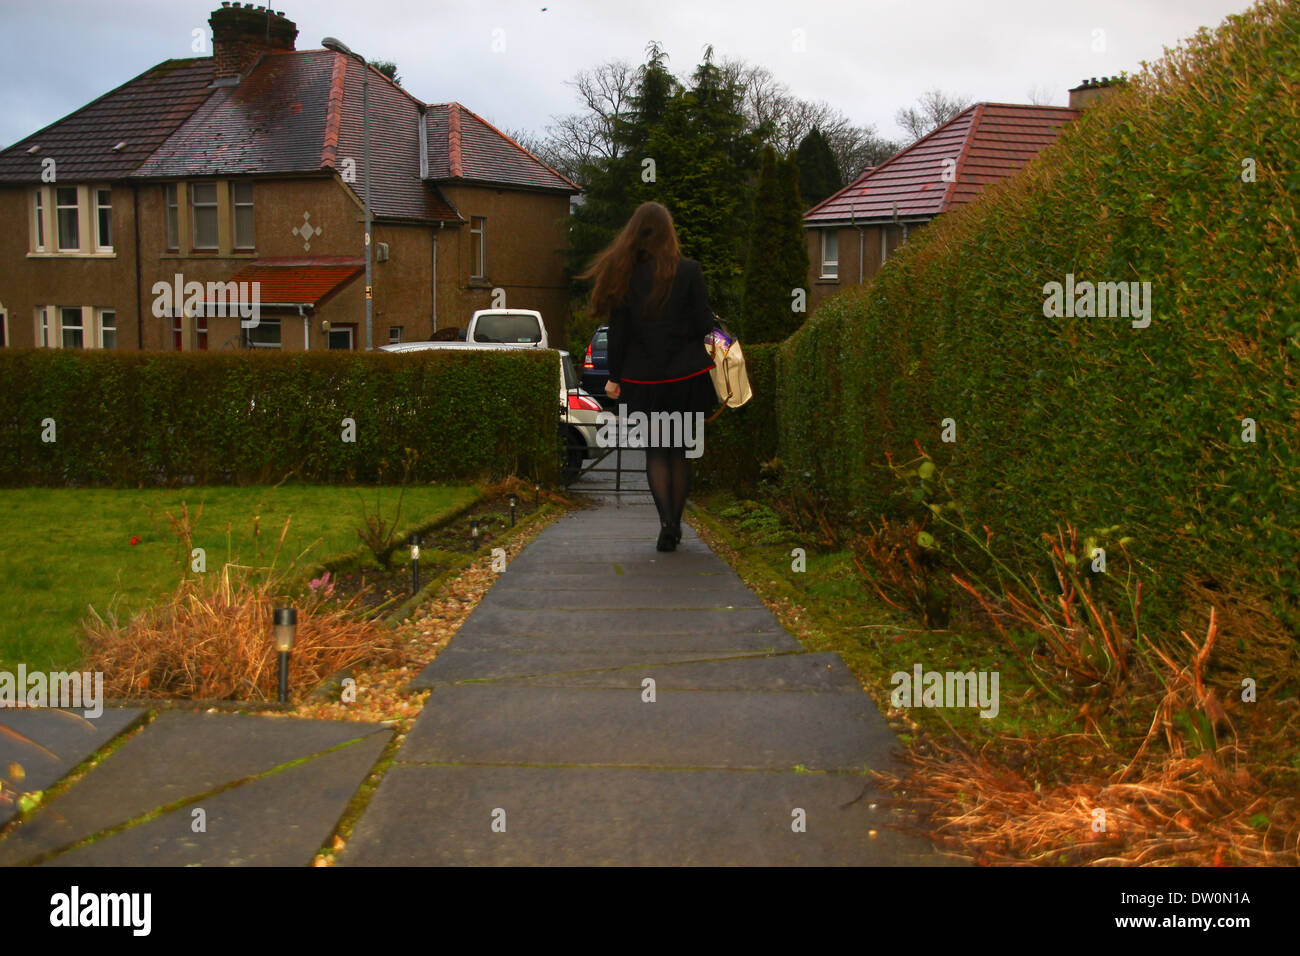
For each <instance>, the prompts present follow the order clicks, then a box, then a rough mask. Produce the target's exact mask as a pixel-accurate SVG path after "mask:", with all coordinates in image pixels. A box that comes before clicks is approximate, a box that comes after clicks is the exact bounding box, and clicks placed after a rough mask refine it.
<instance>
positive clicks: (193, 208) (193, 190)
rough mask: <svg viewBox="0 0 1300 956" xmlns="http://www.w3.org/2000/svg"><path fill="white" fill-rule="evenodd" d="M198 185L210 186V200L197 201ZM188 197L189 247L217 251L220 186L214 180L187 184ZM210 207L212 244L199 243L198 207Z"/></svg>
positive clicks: (197, 250) (218, 242)
mask: <svg viewBox="0 0 1300 956" xmlns="http://www.w3.org/2000/svg"><path fill="white" fill-rule="evenodd" d="M200 186H211V187H212V202H210V203H209V202H207V201H204V202H203V203H202V204H200V203H199V202H198V189H199V187H200ZM188 192H189V197H190V249H191V250H192V251H194V252H219V251H220V249H221V187H220V185H219V184H218V183H216V182H200V183H190V184H189V189H188ZM208 208H211V209H212V228H213V230H214V231H215V235H214V236H213V240H212V245H210V246H207V245H200V244H199V218H198V213H199V209H208Z"/></svg>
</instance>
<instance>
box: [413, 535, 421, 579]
mask: <svg viewBox="0 0 1300 956" xmlns="http://www.w3.org/2000/svg"><path fill="white" fill-rule="evenodd" d="M419 590H420V536H419V535H418V534H413V535H411V593H412V594H416V593H418V592H419Z"/></svg>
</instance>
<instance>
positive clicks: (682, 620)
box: [452, 599, 780, 642]
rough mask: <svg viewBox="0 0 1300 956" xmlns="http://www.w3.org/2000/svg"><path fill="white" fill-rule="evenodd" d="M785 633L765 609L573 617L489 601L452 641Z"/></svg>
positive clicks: (591, 612)
mask: <svg viewBox="0 0 1300 956" xmlns="http://www.w3.org/2000/svg"><path fill="white" fill-rule="evenodd" d="M779 628H780V624H779V623H778V622H777V620H776V618H775V617H773V616H772V612H771V611H769V610H768V609H767V608H766V607H761V606H760V607H738V608H731V609H728V608H715V607H700V608H685V609H680V608H661V609H657V610H655V611H654V612H653V613H649V612H647V611H646V610H644V609H642V608H591V609H587V610H584V611H582V612H581V613H576V614H575V613H574V612H573V611H568V610H556V609H553V608H533V609H529V610H519V609H512V608H504V607H500V606H498V605H497V604H496V602H494V601H491V600H486V599H485V600H484V601H483V602H481V603H480V604H479V606H478V607H477V608H475V609H474V611H473V613H471V614H470V616H469V618H468V619H466V621H465V624H464V625H463V626H462V627H461V629H460V631H459V632H457V634H456V636H455V637H454V638H452V640H453V642H454V641H457V640H459V639H460V638H461V636H462V635H463V634H464V633H466V632H467V629H468V633H470V634H475V633H487V634H513V635H523V634H564V635H569V636H578V635H582V634H599V635H602V636H613V635H618V634H656V635H659V634H753V633H758V632H762V631H772V630H777V629H779Z"/></svg>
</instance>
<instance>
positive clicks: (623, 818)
mask: <svg viewBox="0 0 1300 956" xmlns="http://www.w3.org/2000/svg"><path fill="white" fill-rule="evenodd" d="M873 803H874V804H876V807H875V809H872V804H873ZM796 809H802V810H803V811H804V813H805V820H806V830H805V832H803V833H796V832H794V830H793V829H792V825H793V823H794V820H795V816H794V811H795V810H796ZM496 810H503V811H505V827H506V829H505V832H504V833H500V832H493V830H492V821H493V819H494V811H496ZM495 816H496V819H498V820H499V819H500V814H499V813H498V814H496V815H495ZM897 819H898V817H897V816H896V814H895V813H893V812H891V811H889V810H887V809H885V808H884V803H883V800H882V799H881V798H880V795H879V793H878V792H877V791H876V789H875V788H874V786H873V785H871V784H870V782H869V778H867V777H863V776H859V775H856V774H819V773H788V772H786V773H773V772H744V771H726V770H697V771H689V772H680V771H678V772H674V771H664V770H619V769H571V768H565V769H560V768H545V767H472V766H466V767H424V766H406V765H400V764H399V765H395V766H394V767H393V769H392V770H390V771H389V773H388V774H387V776H385V777H384V780H383V783H381V784H380V786H379V789H378V791H377V792H376V794H375V797H374V799H373V800H372V801H371V803H370V807H369V809H368V810H367V811H366V813H365V815H364V816H363V817H362V818H361V820H360V822H359V823H358V825H357V828H356V830H355V831H354V833H353V835H352V839H351V840H349V841H348V845H347V846H346V847H345V848H344V850H343V852H342V854H341V855H340V858H339V864H340V865H343V866H447V865H467V864H468V865H480V866H482V865H516V866H536V865H550V866H728V865H733V866H832V865H848V866H896V865H903V864H910V865H923V866H935V865H943V864H945V863H946V862H948V860H947V859H946V858H945V857H942V856H939V855H938V854H936V853H934V852H933V851H932V850H931V849H930V848H929V844H928V843H927V842H925V841H923V840H919V839H916V838H913V837H910V836H907V835H905V834H901V833H898V832H896V831H894V830H891V829H889V828H888V826H887V824H888V823H890V822H893V821H895V820H897ZM872 830H875V831H876V836H874V837H873V836H872V835H871V831H872ZM397 834H400V835H401V837H400V839H398V838H395V835H397Z"/></svg>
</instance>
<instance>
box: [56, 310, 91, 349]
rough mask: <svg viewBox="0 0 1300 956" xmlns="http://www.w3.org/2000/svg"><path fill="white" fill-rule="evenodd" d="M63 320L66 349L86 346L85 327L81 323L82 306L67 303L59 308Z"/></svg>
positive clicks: (64, 345)
mask: <svg viewBox="0 0 1300 956" xmlns="http://www.w3.org/2000/svg"><path fill="white" fill-rule="evenodd" d="M59 313H60V315H59V318H60V319H61V320H62V321H61V323H60V324H61V325H62V333H63V347H64V348H65V349H83V348H85V347H86V338H85V335H84V332H85V329H84V328H83V327H82V324H81V306H79V305H65V306H63V308H61V309H60V310H59Z"/></svg>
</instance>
